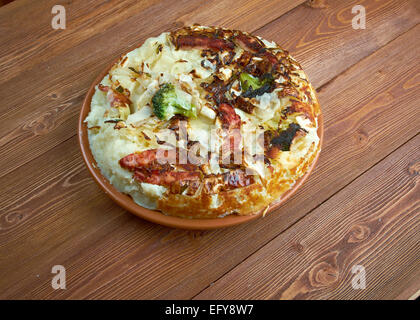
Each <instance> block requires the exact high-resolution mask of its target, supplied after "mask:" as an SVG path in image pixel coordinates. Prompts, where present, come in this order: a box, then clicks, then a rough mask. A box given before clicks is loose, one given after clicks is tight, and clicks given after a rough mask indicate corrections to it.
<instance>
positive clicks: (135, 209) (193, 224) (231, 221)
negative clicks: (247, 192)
mask: <svg viewBox="0 0 420 320" xmlns="http://www.w3.org/2000/svg"><path fill="white" fill-rule="evenodd" d="M140 46H141V45H140ZM136 48H137V47H136ZM132 50H134V49H131V50H130V51H132ZM130 51H128V52H130ZM128 52H126V53H125V54H122V55H120V56H119V57H118V58H117V59H115V60H114V61H112V62H111V63H110V64H109V65H108V66H107V67H106V68H104V71H102V72H101V73H100V74H99V75H98V76H97V77H96V78H95V80H94V81H93V82H92V83H91V85H90V87H89V89H88V92H87V93H86V96H85V98H84V100H83V103H82V107H81V109H80V113H79V120H78V134H77V135H78V141H79V147H80V151H81V153H82V158H83V160H84V162H85V164H86V167H87V168H88V171H89V173H90V175H91V176H92V177H93V180H95V182H96V183H97V184H98V185H99V187H100V188H101V189H102V190H103V191H104V192H105V194H107V195H108V196H109V197H110V198H111V199H112V200H113V201H114V202H116V203H117V204H118V205H119V206H121V207H122V208H124V209H125V210H127V211H129V212H130V213H132V214H134V215H136V216H138V217H140V218H143V219H145V220H147V221H150V222H154V223H157V224H160V225H164V226H167V227H171V228H178V229H184V230H212V229H219V228H226V227H231V226H235V225H238V224H242V223H245V222H249V221H252V220H255V219H257V218H259V217H261V216H262V215H263V213H264V211H266V209H263V210H260V211H259V212H257V213H255V214H253V215H246V216H240V215H235V214H231V215H228V216H226V217H223V218H180V217H174V216H168V215H165V214H163V213H162V212H160V211H158V210H151V209H147V208H144V207H142V206H141V205H139V204H137V203H135V202H134V200H133V199H132V198H131V197H130V196H128V195H126V194H124V193H122V192H120V191H118V190H117V189H116V188H115V187H114V186H113V185H112V184H111V183H110V182H109V181H108V180H107V179H106V178H105V177H104V176H103V175H102V173H101V171H100V169H99V167H98V166H97V164H96V161H95V159H94V157H93V154H92V151H91V150H90V145H89V138H88V129H87V124H86V123H85V122H84V119H85V118H86V117H87V115H88V114H89V112H90V105H91V101H92V96H93V94H94V93H95V87H96V85H98V84H99V83H100V82H101V81H102V79H103V78H104V77H105V76H106V75H107V74H108V72H109V70H110V69H111V68H112V66H113V65H114V64H115V63H117V62H118V61H119V60H120V59H121V57H123V56H125V55H126V54H127V53H128ZM314 91H315V89H314ZM315 95H316V91H315ZM316 98H317V102H318V103H319V99H318V97H316ZM320 109H321V107H320ZM317 119H318V131H317V133H318V136H319V144H320V146H319V148H320V149H319V151H318V153H317V155H316V156H315V158H314V160H313V161H312V163H311V165H310V166H309V168H308V171H307V172H306V173H305V174H304V175H303V176H302V177H300V178H299V179H298V180H296V182H295V184H294V185H293V186H292V188H290V189H289V190H287V191H286V192H285V193H284V194H283V195H282V196H281V197H280V198H279V199H278V200H277V201H275V202H272V203H271V204H270V205H269V208H268V210H267V211H266V214H269V213H270V212H273V211H274V210H275V209H277V208H278V207H280V206H281V205H282V204H283V203H285V202H286V201H287V200H288V199H289V198H290V197H291V196H292V195H294V194H295V193H296V191H297V190H298V189H299V188H300V187H301V186H302V184H303V183H304V182H305V181H306V180H307V179H308V177H309V176H310V175H311V173H312V171H313V169H314V168H315V166H316V164H317V162H318V159H319V155H320V153H321V150H322V144H323V140H324V122H323V115H322V110H321V111H320V114H319V116H318V118H317Z"/></svg>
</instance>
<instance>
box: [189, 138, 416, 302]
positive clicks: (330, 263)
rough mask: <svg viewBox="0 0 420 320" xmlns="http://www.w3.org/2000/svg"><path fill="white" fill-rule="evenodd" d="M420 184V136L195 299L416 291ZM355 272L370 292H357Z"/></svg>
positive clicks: (361, 296)
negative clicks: (360, 272)
mask: <svg viewBox="0 0 420 320" xmlns="http://www.w3.org/2000/svg"><path fill="white" fill-rule="evenodd" d="M384 173H387V174H384ZM419 177H420V135H418V136H416V137H415V138H413V139H412V140H411V141H409V142H408V143H407V144H405V145H404V146H402V147H401V148H400V149H397V150H396V151H395V152H393V153H392V154H391V155H389V156H388V157H386V158H385V159H384V160H382V161H380V162H379V163H378V164H377V165H375V166H374V167H372V168H371V169H370V170H369V171H368V172H366V174H364V175H362V176H361V177H359V178H357V179H356V180H355V181H353V182H352V183H351V184H350V185H348V186H347V187H346V188H345V189H344V190H342V191H340V192H339V193H337V194H335V195H334V196H333V197H332V198H330V199H329V200H328V201H326V202H325V203H323V204H322V205H321V206H319V207H318V208H317V209H316V210H314V211H312V212H311V213H310V214H309V215H307V216H306V217H305V218H303V219H302V220H301V221H299V222H298V223H297V224H296V225H295V226H293V228H291V229H289V230H287V231H286V232H285V233H283V234H282V235H281V236H278V237H276V238H275V239H273V240H272V241H270V243H269V244H267V245H266V246H264V247H263V248H262V249H261V250H259V251H257V252H256V253H255V254H253V255H252V256H251V257H249V258H248V259H246V260H245V261H244V262H243V263H241V264H240V265H239V266H237V267H235V268H234V269H233V270H232V271H230V272H229V273H228V274H227V275H225V276H224V277H222V278H221V279H220V280H219V281H217V282H216V283H215V284H214V285H213V286H211V287H210V288H207V289H206V290H205V291H203V292H202V293H201V294H199V295H198V296H197V297H196V298H197V299H209V298H211V299H241V298H247V299H253V298H254V299H255V298H258V299H331V298H335V299H337V298H339V299H386V298H388V299H390V298H394V297H397V296H398V294H399V293H400V291H403V290H404V289H405V288H406V287H407V286H410V284H411V283H415V284H417V287H418V286H419V285H420V278H419V277H420V251H419V250H418V244H419V242H418V240H419V237H420V197H419V194H420V187H419V182H420V179H419ZM378 248H380V250H378ZM355 265H361V266H363V267H364V268H365V273H366V288H365V289H359V290H355V289H353V287H352V278H353V277H354V273H352V268H353V266H355ZM389 283H393V284H394V286H391V285H389ZM397 284H398V285H397Z"/></svg>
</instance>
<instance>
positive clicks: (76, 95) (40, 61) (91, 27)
mask: <svg viewBox="0 0 420 320" xmlns="http://www.w3.org/2000/svg"><path fill="white" fill-rule="evenodd" d="M300 2H302V1H300ZM300 2H299V1H293V0H287V1H281V2H274V3H272V9H273V10H271V11H270V10H266V11H267V12H270V13H269V14H268V13H267V14H266V15H265V17H266V18H267V19H268V20H269V21H270V19H271V20H272V19H275V18H276V17H278V16H280V15H281V14H282V13H284V12H286V11H287V10H289V9H290V8H291V7H293V6H294V5H298V4H299V3H300ZM18 3H19V5H16V6H11V8H7V7H5V9H6V8H7V9H8V10H7V11H6V12H4V11H0V21H3V22H4V23H3V24H1V22H0V30H3V32H1V33H0V40H1V42H2V43H3V42H4V43H7V44H8V45H7V46H3V47H0V57H1V58H2V59H0V84H1V86H0V96H1V97H2V98H3V103H2V104H1V105H0V121H1V122H2V123H3V125H2V126H1V127H0V153H2V154H4V157H2V158H1V159H0V166H2V167H3V168H4V170H2V172H1V173H0V177H1V176H2V175H4V174H6V173H8V172H10V171H12V170H15V169H16V168H18V167H19V166H20V165H22V164H24V163H28V162H29V161H30V160H32V159H33V158H34V157H37V156H39V155H40V154H42V153H44V152H45V151H47V150H50V149H51V148H53V147H54V146H57V145H58V144H60V143H62V142H63V141H65V140H67V139H69V138H70V137H71V136H73V135H75V134H76V129H75V128H76V123H77V117H78V114H79V108H80V105H81V103H82V100H83V98H84V96H85V94H86V90H87V88H88V87H89V85H90V83H91V82H92V81H93V80H94V78H95V77H96V75H97V74H99V73H100V72H101V71H102V70H103V69H104V68H105V66H106V65H108V64H109V63H110V62H111V61H113V60H114V59H116V58H117V57H118V56H119V55H121V54H122V53H124V52H126V51H129V50H131V49H133V48H135V47H137V46H138V45H140V44H141V43H142V42H143V41H144V40H145V39H147V38H148V37H150V36H157V35H158V34H160V33H161V32H164V31H168V30H173V29H174V28H176V27H179V26H182V25H183V24H184V22H183V20H181V17H183V16H184V15H185V14H186V13H188V12H190V13H191V12H196V11H194V9H198V8H201V6H203V5H204V3H206V4H205V7H206V11H203V12H205V14H201V15H200V19H198V20H201V19H203V21H206V22H209V23H210V21H211V19H212V18H213V19H216V17H217V21H218V22H220V23H221V24H222V25H225V26H227V27H244V28H245V27H246V28H245V29H247V30H250V31H253V30H255V29H257V28H259V27H261V26H263V25H264V20H261V19H260V11H259V10H260V9H258V10H257V8H267V6H268V5H269V2H267V1H265V2H263V3H262V4H263V5H262V6H261V5H260V4H259V3H258V2H255V1H250V0H241V1H240V4H241V7H244V8H247V10H248V11H249V13H248V14H247V17H248V19H250V20H246V21H247V22H246V21H244V20H243V17H242V16H235V15H231V13H230V12H229V11H226V10H220V6H221V4H220V3H224V2H223V1H212V2H207V1H161V2H156V1H155V2H152V1H151V0H150V1H142V2H138V1H128V2H125V1H124V2H120V1H108V2H107V3H106V4H105V5H104V4H103V3H102V2H99V1H96V2H86V1H80V2H79V1H76V2H70V3H69V8H68V10H67V11H68V12H69V18H68V26H69V27H68V29H66V30H59V31H56V30H53V29H52V28H51V27H50V20H49V19H51V10H50V8H51V7H52V5H53V3H55V1H54V2H53V1H47V2H36V5H34V4H32V5H31V6H27V7H24V5H25V3H23V1H22V3H21V2H20V1H18ZM116 3H123V4H124V7H122V8H120V6H122V5H123V4H121V5H119V4H118V5H116ZM270 3H271V2H270ZM66 6H67V5H66ZM85 6H88V8H85ZM29 7H30V8H32V10H30V11H28V10H25V9H24V8H29ZM123 9H124V10H123ZM119 11H123V13H124V14H122V15H121V14H119V15H118V16H115V13H116V12H119ZM200 12H201V11H200ZM31 14H37V15H38V16H39V20H36V21H33V23H34V25H31V24H28V25H27V26H26V25H25V27H24V29H23V30H22V31H21V33H22V34H19V36H18V37H16V36H15V35H14V33H13V32H12V30H16V29H18V30H21V29H20V28H17V26H16V25H15V24H16V23H18V22H16V21H21V20H29V21H31V20H30V19H29V16H30V15H31ZM11 15H13V16H15V17H16V19H14V20H13V21H12V22H11V23H10V24H8V23H7V17H9V16H11ZM235 17H236V18H235ZM122 18H124V19H122ZM116 19H118V21H116ZM185 19H188V17H185ZM40 21H41V22H42V23H40ZM214 21H216V20H214ZM198 22H200V21H198ZM265 22H267V21H265ZM246 23H247V24H246ZM25 28H26V29H25ZM31 28H32V29H31ZM30 30H31V31H30ZM32 34H36V36H37V37H38V35H40V37H41V38H39V39H38V38H37V39H36V41H30V38H31V37H33V36H32ZM98 57H100V58H98ZM40 78H41V79H42V80H43V81H39V80H38V79H40ZM16 88H25V90H24V91H23V92H22V91H20V92H18V91H16ZM34 105H36V106H37V108H34ZM34 144H36V145H37V148H36V149H35V150H32V152H31V153H29V154H28V152H27V150H28V149H31V146H32V145H34ZM10 149H12V150H13V154H12V153H11V152H6V151H8V150H10Z"/></svg>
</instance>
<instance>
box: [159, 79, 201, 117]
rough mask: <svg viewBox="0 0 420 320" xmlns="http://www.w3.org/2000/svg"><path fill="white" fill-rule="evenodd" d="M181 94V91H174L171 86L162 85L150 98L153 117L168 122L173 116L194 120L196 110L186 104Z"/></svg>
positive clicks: (167, 84)
mask: <svg viewBox="0 0 420 320" xmlns="http://www.w3.org/2000/svg"><path fill="white" fill-rule="evenodd" d="M183 94H184V93H183V91H180V90H177V89H175V87H174V85H173V84H170V83H165V84H163V85H162V86H161V88H160V89H159V90H158V91H157V92H156V93H155V95H154V96H153V98H152V103H153V112H154V113H155V115H156V116H157V117H158V118H159V119H161V120H168V119H170V118H172V117H173V116H174V115H175V114H181V115H183V116H186V117H188V118H196V117H197V108H196V107H195V106H194V105H193V104H189V103H188V102H186V101H185V99H183V97H182V95H183Z"/></svg>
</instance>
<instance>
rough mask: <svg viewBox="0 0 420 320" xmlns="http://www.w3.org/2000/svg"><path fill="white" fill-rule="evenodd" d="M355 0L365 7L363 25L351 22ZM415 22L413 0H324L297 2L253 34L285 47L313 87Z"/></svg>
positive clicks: (418, 16)
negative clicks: (315, 4)
mask: <svg viewBox="0 0 420 320" xmlns="http://www.w3.org/2000/svg"><path fill="white" fill-rule="evenodd" d="M355 5H363V6H364V7H365V10H366V29H364V30H362V29H361V30H354V29H353V28H352V27H351V21H352V18H353V17H354V16H355V15H354V14H352V12H351V10H352V8H353V7H354V6H355ZM419 22H420V2H419V1H416V0H403V1H393V0H385V1H376V0H363V1H360V0H352V1H334V2H333V1H329V2H328V5H327V6H326V7H324V6H321V7H315V8H313V7H310V6H308V5H300V6H298V7H296V8H295V9H293V10H292V11H290V12H288V13H287V14H285V15H283V16H281V17H280V18H278V19H277V20H275V21H274V22H273V23H270V24H269V25H266V26H264V27H263V28H262V29H260V30H258V34H260V35H261V36H263V37H265V38H267V39H272V40H274V41H276V42H277V43H279V44H281V45H283V46H284V47H285V48H287V50H289V51H290V52H291V53H292V54H293V56H294V57H295V58H296V59H297V60H298V61H301V62H302V66H303V67H304V70H306V71H307V73H308V75H309V76H310V80H311V82H312V84H313V85H314V86H315V87H319V86H321V85H323V84H325V83H327V82H328V81H329V80H330V79H331V73H334V74H339V73H341V72H342V71H344V70H346V69H347V68H348V67H349V66H351V65H353V64H355V63H356V62H358V61H360V60H361V59H363V58H365V57H367V56H368V55H370V54H371V53H372V52H374V51H376V50H377V49H378V48H380V47H382V46H384V45H385V44H387V43H388V42H389V41H390V40H392V39H394V38H396V37H397V36H398V35H400V34H402V33H404V32H405V31H407V30H408V29H410V28H412V27H413V26H415V25H416V24H418V23H419ZM290 35H292V36H290Z"/></svg>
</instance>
